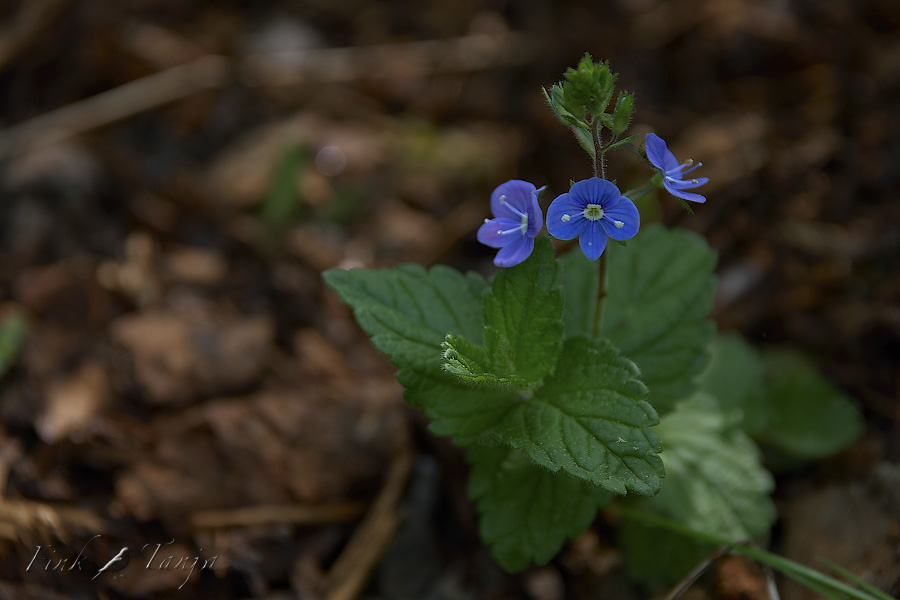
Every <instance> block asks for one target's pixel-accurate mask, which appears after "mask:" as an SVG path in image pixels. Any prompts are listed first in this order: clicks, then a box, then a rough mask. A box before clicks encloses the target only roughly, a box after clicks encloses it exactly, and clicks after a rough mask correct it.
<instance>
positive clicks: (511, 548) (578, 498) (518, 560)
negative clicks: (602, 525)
mask: <svg viewBox="0 0 900 600" xmlns="http://www.w3.org/2000/svg"><path fill="white" fill-rule="evenodd" d="M466 458H467V459H468V461H469V463H470V464H471V465H472V472H471V474H470V476H469V487H468V493H469V498H471V499H472V500H476V501H477V503H478V504H477V506H478V513H479V514H480V515H481V519H480V520H479V522H478V531H479V533H480V535H481V538H482V540H484V542H485V543H486V544H488V545H489V546H491V551H492V552H493V554H494V558H495V559H496V560H497V562H498V563H500V566H502V567H503V568H504V569H506V570H507V571H510V572H514V571H521V570H522V569H524V568H525V567H527V566H528V564H529V563H531V562H535V563H537V564H544V563H546V562H547V561H548V560H550V559H551V558H553V557H554V556H555V555H556V554H557V553H558V552H559V550H560V548H562V545H563V543H565V541H566V540H567V539H574V538H575V537H576V536H578V535H579V534H580V533H581V532H582V531H584V530H585V529H586V528H587V527H588V526H589V525H590V524H591V522H592V521H593V520H594V517H595V516H596V514H597V511H598V510H600V509H602V508H604V507H606V506H607V505H608V504H609V501H610V499H611V496H610V494H609V493H608V492H605V491H604V490H603V489H602V488H600V487H598V486H595V485H592V484H590V483H588V482H586V481H583V480H581V479H576V478H574V477H571V476H569V475H566V474H565V473H551V472H550V471H547V470H546V469H542V468H541V467H538V466H536V465H535V464H534V463H532V462H531V461H530V460H528V458H527V457H526V456H525V455H524V454H523V453H522V452H521V451H520V450H512V449H510V448H506V447H503V446H475V447H473V448H471V449H469V451H468V452H467V453H466Z"/></svg>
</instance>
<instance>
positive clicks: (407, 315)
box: [322, 265, 487, 383]
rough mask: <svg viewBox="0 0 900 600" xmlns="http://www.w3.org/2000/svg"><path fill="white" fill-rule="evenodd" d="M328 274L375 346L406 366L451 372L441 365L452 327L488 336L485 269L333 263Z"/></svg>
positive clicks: (467, 335)
mask: <svg viewBox="0 0 900 600" xmlns="http://www.w3.org/2000/svg"><path fill="white" fill-rule="evenodd" d="M322 277H323V279H324V280H325V283H327V284H328V285H329V286H331V287H332V288H334V289H335V290H336V291H337V292H338V294H340V296H341V298H342V299H343V300H344V302H346V303H347V304H349V305H350V306H351V307H352V308H353V314H354V316H356V320H357V321H358V322H359V324H360V326H361V327H362V328H363V329H364V330H365V331H366V332H367V333H368V334H369V335H371V336H372V343H373V344H374V345H375V347H376V348H378V349H379V350H381V351H382V352H384V353H385V354H387V355H388V356H389V357H390V359H391V362H392V363H394V365H396V366H397V367H399V368H400V370H401V371H404V370H409V371H415V372H421V373H424V374H430V375H437V376H441V375H443V376H444V377H449V376H447V375H446V374H444V373H443V371H442V368H441V363H442V358H441V354H442V348H441V343H442V342H443V341H444V338H445V336H446V335H447V333H448V332H449V333H456V334H458V335H462V336H464V337H465V338H466V339H468V340H471V341H472V342H475V343H480V342H481V341H482V328H483V324H484V321H483V317H482V302H481V296H482V293H483V291H484V288H485V287H486V286H487V283H486V282H485V281H484V279H483V278H482V277H481V276H480V275H477V274H475V273H468V274H466V275H463V274H461V273H459V272H458V271H456V270H454V269H451V268H449V267H443V266H437V267H434V268H432V269H431V270H430V271H426V270H425V269H424V268H422V267H420V266H419V265H400V266H398V267H396V268H394V269H380V270H377V271H374V270H366V269H353V270H350V271H343V270H338V269H332V270H330V271H326V272H325V273H323V274H322ZM398 378H400V374H399V373H398ZM401 383H402V382H401Z"/></svg>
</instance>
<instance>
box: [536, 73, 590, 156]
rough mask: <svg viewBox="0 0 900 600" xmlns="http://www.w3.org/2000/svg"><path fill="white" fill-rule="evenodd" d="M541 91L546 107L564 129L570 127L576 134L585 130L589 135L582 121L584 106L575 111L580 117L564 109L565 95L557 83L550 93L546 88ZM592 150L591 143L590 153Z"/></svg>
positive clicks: (584, 122) (587, 127)
mask: <svg viewBox="0 0 900 600" xmlns="http://www.w3.org/2000/svg"><path fill="white" fill-rule="evenodd" d="M542 91H543V92H544V100H546V101H547V105H548V106H549V107H550V110H552V111H553V114H555V115H556V118H557V119H559V122H560V123H562V124H563V125H565V126H566V127H571V128H572V129H574V130H575V131H576V133H577V131H578V130H587V131H588V135H590V128H591V126H590V125H589V124H588V123H587V121H585V120H584V106H581V107H578V108H577V109H576V113H577V114H578V115H581V116H576V114H573V113H572V112H571V111H570V110H569V109H568V108H567V107H566V101H565V93H564V92H563V87H562V86H561V85H560V84H558V83H557V84H554V85H553V86H552V87H551V88H550V92H547V90H546V88H543V89H542ZM585 149H586V148H585ZM593 149H594V145H593V142H592V143H591V151H593Z"/></svg>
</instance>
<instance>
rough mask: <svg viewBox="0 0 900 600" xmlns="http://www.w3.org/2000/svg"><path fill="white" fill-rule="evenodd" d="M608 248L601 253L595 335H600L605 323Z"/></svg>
mask: <svg viewBox="0 0 900 600" xmlns="http://www.w3.org/2000/svg"><path fill="white" fill-rule="evenodd" d="M608 250H609V249H608V248H607V250H606V251H604V252H603V254H601V255H600V265H599V268H600V277H599V279H598V280H597V306H596V307H595V308H594V337H595V338H596V337H600V327H601V326H602V325H603V301H604V300H606V281H607V277H606V255H607V254H608Z"/></svg>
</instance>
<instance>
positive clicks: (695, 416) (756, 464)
mask: <svg viewBox="0 0 900 600" xmlns="http://www.w3.org/2000/svg"><path fill="white" fill-rule="evenodd" d="M732 414H733V413H732ZM732 414H726V413H723V412H722V411H721V410H720V409H719V407H718V405H717V403H716V401H715V399H714V398H712V397H711V396H708V395H705V394H698V395H696V396H694V397H692V398H690V399H689V400H685V401H682V402H680V403H679V404H678V406H677V407H676V408H675V410H674V411H672V412H670V413H669V414H667V415H665V416H663V418H662V420H661V422H660V425H659V428H658V429H659V432H658V433H659V435H660V437H661V438H662V439H663V440H664V441H665V448H664V452H663V453H662V458H663V462H664V463H665V466H666V484H665V485H664V486H663V489H662V491H660V493H659V494H658V495H657V496H654V497H653V498H640V499H636V500H635V505H636V506H637V507H638V508H640V509H641V510H644V511H647V512H655V513H658V514H661V515H664V516H666V517H669V518H672V519H674V520H677V521H678V522H680V523H682V524H684V525H686V526H688V527H691V528H693V529H697V530H700V531H705V532H709V533H715V534H716V535H719V536H723V537H727V538H730V539H732V540H734V541H740V540H748V539H753V540H757V541H764V540H765V539H766V537H767V535H768V531H769V528H770V527H771V526H772V523H773V522H774V520H775V508H774V506H773V505H772V502H771V500H770V499H769V493H770V492H771V491H772V488H773V485H774V483H773V479H772V476H771V475H770V474H769V472H768V471H766V470H765V469H764V468H763V467H762V465H761V464H760V458H759V450H758V449H757V447H756V445H755V444H754V443H753V442H752V441H751V440H750V438H748V437H747V435H746V434H745V433H744V432H743V431H741V430H740V429H739V428H738V427H737V424H736V423H734V422H732V420H731V416H732ZM621 542H622V545H623V547H624V549H625V552H626V558H627V561H628V565H629V569H630V570H632V572H634V573H635V574H636V575H638V576H639V577H641V578H642V579H645V580H647V581H649V582H651V583H655V584H660V585H665V584H667V583H671V582H673V581H677V580H678V579H679V578H680V577H681V576H683V575H684V574H685V573H686V572H687V571H689V570H690V569H691V568H692V567H694V566H696V564H697V563H698V562H699V560H700V559H702V558H703V557H704V556H706V555H708V554H709V553H710V552H711V551H712V550H714V549H711V548H709V547H704V546H703V545H701V544H698V543H697V542H695V541H694V540H690V539H686V538H683V537H682V536H678V535H675V534H665V535H663V534H662V533H661V532H660V531H659V530H658V529H655V528H650V527H646V526H644V525H639V524H636V523H634V522H632V521H625V523H624V526H623V529H622V539H621ZM663 542H665V544H664V545H663ZM661 553H662V554H664V555H665V556H666V557H667V558H666V560H665V561H663V560H660V558H661ZM679 557H681V558H679ZM698 557H699V558H698Z"/></svg>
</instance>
